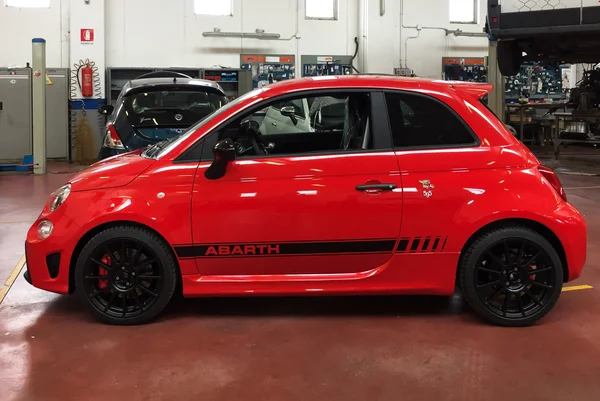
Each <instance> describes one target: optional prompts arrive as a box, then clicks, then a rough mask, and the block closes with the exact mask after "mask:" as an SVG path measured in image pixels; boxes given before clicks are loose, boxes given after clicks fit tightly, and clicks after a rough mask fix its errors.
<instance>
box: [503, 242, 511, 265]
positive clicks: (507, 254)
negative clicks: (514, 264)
mask: <svg viewBox="0 0 600 401" xmlns="http://www.w3.org/2000/svg"><path fill="white" fill-rule="evenodd" d="M503 243H504V257H505V258H506V265H507V266H508V265H510V249H509V248H508V240H504V241H503Z"/></svg>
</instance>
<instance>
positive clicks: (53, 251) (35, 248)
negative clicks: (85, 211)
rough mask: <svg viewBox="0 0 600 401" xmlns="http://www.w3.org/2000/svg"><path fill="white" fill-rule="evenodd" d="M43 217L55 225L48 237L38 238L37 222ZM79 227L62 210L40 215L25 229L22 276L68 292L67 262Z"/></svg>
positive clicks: (29, 280) (31, 281)
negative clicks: (25, 267)
mask: <svg viewBox="0 0 600 401" xmlns="http://www.w3.org/2000/svg"><path fill="white" fill-rule="evenodd" d="M59 210H60V209H59ZM57 212H58V211H57ZM44 219H45V220H50V221H52V224H53V225H54V229H53V230H52V234H51V235H50V236H49V237H48V238H46V239H40V238H39V236H38V233H37V226H38V224H39V222H40V221H42V220H44ZM79 231H80V228H79V226H77V225H76V224H75V223H74V222H73V220H71V219H70V218H68V217H67V216H65V215H64V214H62V213H56V215H55V213H52V214H50V215H47V216H40V218H38V220H37V221H36V222H35V223H34V224H33V225H32V226H31V228H30V229H29V231H28V232H27V239H26V241H25V258H26V260H27V271H26V272H25V274H24V276H25V280H27V282H28V283H30V284H31V285H33V286H34V287H37V288H40V289H43V290H46V291H51V292H56V293H59V294H68V293H69V267H70V266H69V264H70V260H71V255H72V254H73V250H74V249H75V246H76V244H77V239H78V238H79V237H78V234H79Z"/></svg>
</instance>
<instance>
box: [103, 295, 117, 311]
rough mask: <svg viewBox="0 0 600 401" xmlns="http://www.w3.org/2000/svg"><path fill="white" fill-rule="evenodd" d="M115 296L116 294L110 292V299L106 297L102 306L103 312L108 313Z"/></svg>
mask: <svg viewBox="0 0 600 401" xmlns="http://www.w3.org/2000/svg"><path fill="white" fill-rule="evenodd" d="M116 296H117V293H116V292H114V291H111V293H110V297H108V301H106V305H105V306H104V312H106V311H108V309H109V308H110V307H111V306H112V303H113V302H114V300H115V297H116Z"/></svg>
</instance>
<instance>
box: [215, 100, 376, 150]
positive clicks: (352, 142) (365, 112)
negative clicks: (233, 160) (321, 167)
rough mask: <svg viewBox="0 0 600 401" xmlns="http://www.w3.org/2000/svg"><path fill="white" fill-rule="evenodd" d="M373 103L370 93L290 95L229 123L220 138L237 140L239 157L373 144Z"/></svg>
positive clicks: (221, 132)
mask: <svg viewBox="0 0 600 401" xmlns="http://www.w3.org/2000/svg"><path fill="white" fill-rule="evenodd" d="M370 105H371V100H370V94H369V93H367V92H356V93H348V92H345V93H338V94H336V93H331V94H327V95H319V96H304V97H298V98H291V99H290V98H287V99H285V100H284V101H276V102H271V103H270V104H266V105H264V106H261V107H260V109H258V110H254V111H253V112H250V113H247V114H245V115H244V116H242V117H241V118H239V119H237V120H235V121H233V122H231V123H229V124H228V125H227V126H226V127H225V128H224V129H222V130H220V132H219V139H225V138H230V139H232V140H233V141H234V145H235V148H236V153H237V156H238V157H244V156H247V157H250V156H257V155H258V156H261V155H290V154H303V153H330V152H337V151H353V152H354V151H361V150H368V149H373V134H372V129H371V125H372V123H371V118H370V115H371V110H370V108H371V106H370ZM306 116H308V118H305V117H306Z"/></svg>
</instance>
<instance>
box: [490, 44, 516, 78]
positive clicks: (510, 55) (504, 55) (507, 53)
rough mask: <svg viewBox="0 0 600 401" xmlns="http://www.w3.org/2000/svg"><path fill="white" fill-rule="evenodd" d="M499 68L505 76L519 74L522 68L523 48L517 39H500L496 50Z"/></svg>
mask: <svg viewBox="0 0 600 401" xmlns="http://www.w3.org/2000/svg"><path fill="white" fill-rule="evenodd" d="M496 55H497V58H498V68H499V69H500V73H501V74H502V75H504V76H507V77H511V76H513V75H517V74H518V73H519V70H520V69H521V58H522V56H521V49H520V48H519V44H518V43H517V42H516V41H515V40H499V41H498V47H497V50H496Z"/></svg>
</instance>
